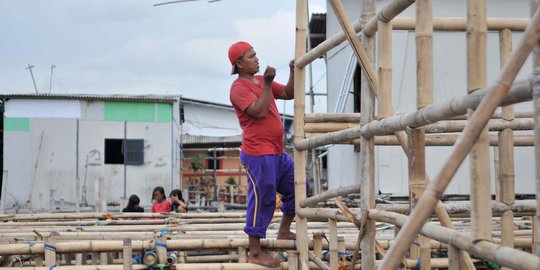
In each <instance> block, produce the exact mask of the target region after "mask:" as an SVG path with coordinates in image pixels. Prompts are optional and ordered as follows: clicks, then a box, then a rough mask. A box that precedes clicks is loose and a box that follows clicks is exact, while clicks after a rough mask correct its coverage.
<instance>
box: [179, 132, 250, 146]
mask: <svg viewBox="0 0 540 270" xmlns="http://www.w3.org/2000/svg"><path fill="white" fill-rule="evenodd" d="M181 137H182V144H216V143H238V144H240V143H241V142H242V135H235V136H203V135H198V136H197V135H195V136H194V135H187V134H182V136H181Z"/></svg>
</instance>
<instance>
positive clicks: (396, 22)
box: [392, 17, 529, 32]
mask: <svg viewBox="0 0 540 270" xmlns="http://www.w3.org/2000/svg"><path fill="white" fill-rule="evenodd" d="M466 21H467V19H466V18H454V17H446V18H444V17H438V18H437V17H435V18H433V30H435V31H466V30H467V26H466ZM486 23H487V30H488V31H501V30H504V29H509V30H511V31H515V32H523V31H524V30H525V27H527V24H528V23H529V18H487V21H486ZM392 28H393V30H408V31H414V30H415V18H395V19H393V20H392Z"/></svg>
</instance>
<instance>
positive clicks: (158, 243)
mask: <svg viewBox="0 0 540 270" xmlns="http://www.w3.org/2000/svg"><path fill="white" fill-rule="evenodd" d="M156 246H157V247H164V248H167V243H163V242H156Z"/></svg>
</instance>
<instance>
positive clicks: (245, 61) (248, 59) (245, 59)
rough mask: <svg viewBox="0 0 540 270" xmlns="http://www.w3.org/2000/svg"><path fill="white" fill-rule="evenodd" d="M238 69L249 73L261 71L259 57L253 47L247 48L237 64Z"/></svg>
mask: <svg viewBox="0 0 540 270" xmlns="http://www.w3.org/2000/svg"><path fill="white" fill-rule="evenodd" d="M236 66H237V67H238V69H239V70H240V69H241V70H242V71H243V72H246V73H249V74H256V73H257V72H259V58H257V53H256V52H255V50H253V48H251V49H249V50H247V51H246V52H245V53H244V54H243V55H242V57H240V59H238V62H237V64H236Z"/></svg>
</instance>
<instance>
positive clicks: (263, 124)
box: [229, 41, 296, 267]
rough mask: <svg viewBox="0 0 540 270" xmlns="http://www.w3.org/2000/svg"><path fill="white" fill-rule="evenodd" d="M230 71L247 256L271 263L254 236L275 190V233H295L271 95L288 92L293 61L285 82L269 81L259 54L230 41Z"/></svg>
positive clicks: (286, 160) (290, 182) (289, 174)
mask: <svg viewBox="0 0 540 270" xmlns="http://www.w3.org/2000/svg"><path fill="white" fill-rule="evenodd" d="M229 60H230V62H231V65H232V71H231V75H232V74H238V78H237V79H236V80H235V81H234V82H233V83H232V85H231V92H230V100H231V103H232V105H233V107H234V109H235V111H236V115H237V116H238V121H239V122H240V127H241V128H242V131H243V133H242V147H241V151H240V161H241V162H242V165H243V166H244V168H245V170H246V172H247V176H248V201H247V214H246V226H245V227H244V231H245V232H246V233H247V234H248V235H249V256H248V258H249V261H250V262H251V263H255V264H259V265H263V266H267V267H276V266H279V265H280V261H279V260H278V259H276V258H273V257H272V256H270V255H268V254H267V253H265V252H263V251H262V249H261V244H260V239H261V238H266V229H267V227H268V225H269V224H270V222H271V221H272V217H273V216H274V210H275V209H274V208H275V205H276V192H278V193H279V194H281V200H282V202H283V203H282V205H281V211H282V212H283V219H282V221H281V226H280V228H279V231H278V235H277V238H278V239H291V240H295V239H296V234H294V233H292V232H291V231H290V227H291V223H292V221H293V219H294V215H295V209H294V164H293V160H292V159H291V157H290V156H289V155H288V154H287V153H286V152H285V147H284V142H283V134H284V132H283V125H282V122H281V118H280V116H279V112H278V109H277V107H276V103H275V99H293V98H294V88H293V86H294V61H291V62H290V64H289V68H290V75H289V80H288V82H287V85H283V84H279V83H277V82H274V77H275V76H276V70H275V68H273V67H270V66H267V67H266V70H265V71H264V75H263V76H260V75H255V74H257V73H258V72H259V59H258V58H257V54H256V53H255V50H253V47H252V46H251V45H249V43H247V42H243V41H240V42H236V43H234V44H233V45H231V46H230V48H229Z"/></svg>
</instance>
